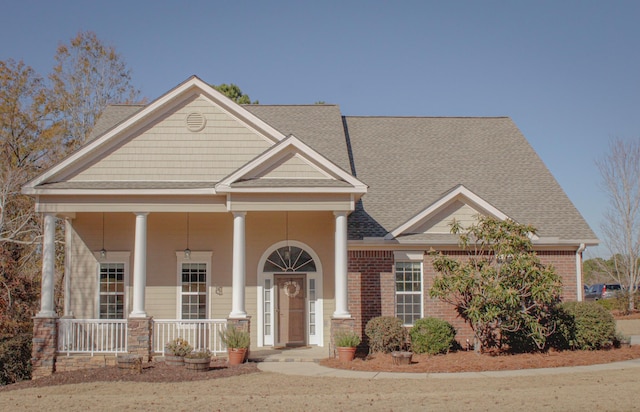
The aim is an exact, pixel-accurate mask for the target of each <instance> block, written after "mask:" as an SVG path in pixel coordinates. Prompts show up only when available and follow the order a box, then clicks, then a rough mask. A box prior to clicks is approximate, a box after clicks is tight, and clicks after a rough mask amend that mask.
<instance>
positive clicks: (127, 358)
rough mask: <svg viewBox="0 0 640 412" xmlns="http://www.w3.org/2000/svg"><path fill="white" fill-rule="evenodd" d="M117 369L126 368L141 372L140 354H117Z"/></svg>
mask: <svg viewBox="0 0 640 412" xmlns="http://www.w3.org/2000/svg"><path fill="white" fill-rule="evenodd" d="M116 359H117V362H118V369H128V370H130V371H132V372H134V373H142V356H140V355H118V356H117V358H116Z"/></svg>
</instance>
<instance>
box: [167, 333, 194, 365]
mask: <svg viewBox="0 0 640 412" xmlns="http://www.w3.org/2000/svg"><path fill="white" fill-rule="evenodd" d="M192 350H193V347H192V346H191V345H189V342H187V341H186V340H184V339H182V338H175V339H174V340H172V341H171V342H169V343H167V345H166V346H165V354H164V361H165V363H166V364H167V365H169V366H183V365H184V357H185V356H187V354H189V353H191V351H192Z"/></svg>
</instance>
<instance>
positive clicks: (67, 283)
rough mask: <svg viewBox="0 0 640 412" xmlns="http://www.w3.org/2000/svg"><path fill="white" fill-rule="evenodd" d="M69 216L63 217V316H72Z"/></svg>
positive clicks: (71, 237) (70, 225)
mask: <svg viewBox="0 0 640 412" xmlns="http://www.w3.org/2000/svg"><path fill="white" fill-rule="evenodd" d="M72 231H73V225H72V224H71V218H69V217H67V218H65V219H64V317H65V318H72V317H73V311H72V310H71V246H72V244H71V242H72V239H73V233H72Z"/></svg>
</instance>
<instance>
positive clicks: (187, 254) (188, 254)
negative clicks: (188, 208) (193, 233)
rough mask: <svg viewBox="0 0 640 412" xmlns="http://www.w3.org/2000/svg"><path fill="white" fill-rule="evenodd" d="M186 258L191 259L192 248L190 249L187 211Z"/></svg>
mask: <svg viewBox="0 0 640 412" xmlns="http://www.w3.org/2000/svg"><path fill="white" fill-rule="evenodd" d="M184 258H185V259H186V260H189V259H191V249H189V212H187V248H186V249H185V250H184Z"/></svg>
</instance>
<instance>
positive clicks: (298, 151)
mask: <svg viewBox="0 0 640 412" xmlns="http://www.w3.org/2000/svg"><path fill="white" fill-rule="evenodd" d="M292 152H293V154H294V155H297V156H298V157H300V158H301V159H302V160H303V161H305V162H306V163H307V164H309V165H310V166H312V167H315V168H317V169H318V171H319V172H320V173H322V174H323V175H325V176H327V177H329V178H333V179H336V180H340V181H344V182H346V183H347V184H349V185H350V186H351V187H346V188H330V187H321V188H318V187H311V188H286V186H285V187H282V188H281V187H278V188H244V187H235V188H234V187H233V184H234V183H236V182H239V181H241V180H243V179H245V178H247V176H249V175H255V174H259V173H260V172H262V171H265V170H268V169H269V168H270V167H272V166H273V165H274V164H275V163H277V162H279V161H280V160H282V159H283V158H285V157H286V156H289V155H290V154H291V153H292ZM281 180H284V181H286V179H281ZM215 190H216V193H234V192H235V193H242V192H280V191H288V192H290V191H294V192H317V191H321V192H347V193H360V194H364V193H366V192H367V185H365V184H364V183H362V182H361V181H360V180H358V179H357V178H355V177H354V176H352V175H350V174H349V173H347V172H345V171H344V170H342V169H341V168H339V167H338V166H336V165H335V164H333V163H332V162H331V161H330V160H328V159H327V158H326V157H324V156H322V155H321V154H320V153H318V152H316V151H315V150H313V149H312V148H311V147H309V146H307V145H306V144H305V143H303V142H302V141H301V140H300V139H298V138H297V137H295V136H294V135H289V136H287V137H286V138H285V139H283V140H281V141H280V142H278V143H277V144H275V145H274V146H272V147H271V148H269V149H268V150H266V151H265V152H264V153H262V154H261V155H260V156H258V157H256V158H255V159H253V160H252V161H250V162H249V163H247V164H246V165H244V166H243V167H241V168H240V169H238V170H236V171H235V172H233V173H232V174H230V175H229V176H227V177H226V178H224V179H222V180H221V181H220V182H218V184H216V186H215Z"/></svg>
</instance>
